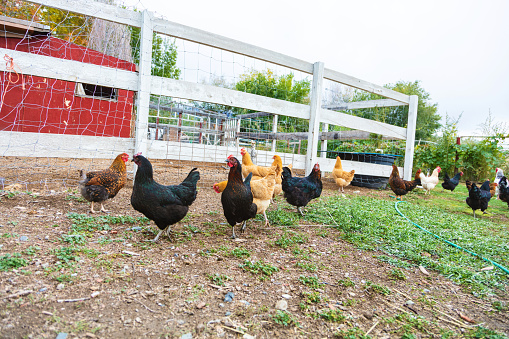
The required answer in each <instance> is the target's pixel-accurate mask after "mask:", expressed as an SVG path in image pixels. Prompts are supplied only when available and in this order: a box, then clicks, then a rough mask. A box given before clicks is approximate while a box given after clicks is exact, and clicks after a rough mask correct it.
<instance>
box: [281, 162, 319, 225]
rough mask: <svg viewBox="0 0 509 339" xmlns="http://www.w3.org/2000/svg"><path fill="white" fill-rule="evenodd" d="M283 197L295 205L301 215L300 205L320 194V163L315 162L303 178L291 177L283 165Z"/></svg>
mask: <svg viewBox="0 0 509 339" xmlns="http://www.w3.org/2000/svg"><path fill="white" fill-rule="evenodd" d="M281 185H282V188H283V192H284V197H285V198H286V201H288V203H289V204H290V205H293V206H296V207H297V211H299V213H300V214H301V215H302V216H303V215H304V214H303V213H302V210H301V207H305V206H306V205H307V204H308V203H309V202H310V201H311V200H312V199H315V198H318V197H319V196H320V195H321V194H322V174H321V172H320V165H319V164H318V163H316V164H315V166H314V167H313V169H312V170H311V173H310V174H309V175H308V176H307V177H304V178H299V177H292V172H291V170H290V168H288V167H283V181H282V183H281Z"/></svg>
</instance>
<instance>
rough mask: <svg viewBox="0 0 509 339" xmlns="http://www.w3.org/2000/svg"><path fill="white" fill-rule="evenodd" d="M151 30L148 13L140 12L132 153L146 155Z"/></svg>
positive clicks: (150, 20) (150, 19)
mask: <svg viewBox="0 0 509 339" xmlns="http://www.w3.org/2000/svg"><path fill="white" fill-rule="evenodd" d="M152 32H153V24H152V18H151V17H150V13H149V12H148V11H147V10H144V11H143V12H142V23H141V32H140V39H141V41H140V64H139V75H138V98H137V103H136V104H137V105H136V127H135V128H136V133H135V139H134V153H138V152H142V154H143V155H144V156H147V150H148V140H147V137H148V112H149V103H150V82H151V67H152Z"/></svg>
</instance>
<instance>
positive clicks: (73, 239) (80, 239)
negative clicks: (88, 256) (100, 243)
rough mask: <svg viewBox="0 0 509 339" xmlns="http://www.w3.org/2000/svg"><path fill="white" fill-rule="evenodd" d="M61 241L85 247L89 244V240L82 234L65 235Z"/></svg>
mask: <svg viewBox="0 0 509 339" xmlns="http://www.w3.org/2000/svg"><path fill="white" fill-rule="evenodd" d="M60 241H62V242H65V243H68V244H71V245H84V244H86V243H87V239H86V238H85V236H84V235H82V234H65V235H63V236H62V238H61V239H60Z"/></svg>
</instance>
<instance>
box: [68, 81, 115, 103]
mask: <svg viewBox="0 0 509 339" xmlns="http://www.w3.org/2000/svg"><path fill="white" fill-rule="evenodd" d="M75 94H76V95H79V96H83V97H92V98H94V99H106V100H115V101H116V100H117V99H118V89H116V88H112V87H106V86H99V85H94V84H84V83H80V82H78V83H77V84H76V90H75Z"/></svg>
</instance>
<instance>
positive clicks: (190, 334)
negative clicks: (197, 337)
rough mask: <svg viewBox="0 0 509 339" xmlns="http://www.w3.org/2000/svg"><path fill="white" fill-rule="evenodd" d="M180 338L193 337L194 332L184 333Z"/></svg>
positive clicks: (191, 338) (189, 338) (187, 338)
mask: <svg viewBox="0 0 509 339" xmlns="http://www.w3.org/2000/svg"><path fill="white" fill-rule="evenodd" d="M180 339H193V334H192V333H190V332H189V333H186V334H182V336H181V337H180Z"/></svg>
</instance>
